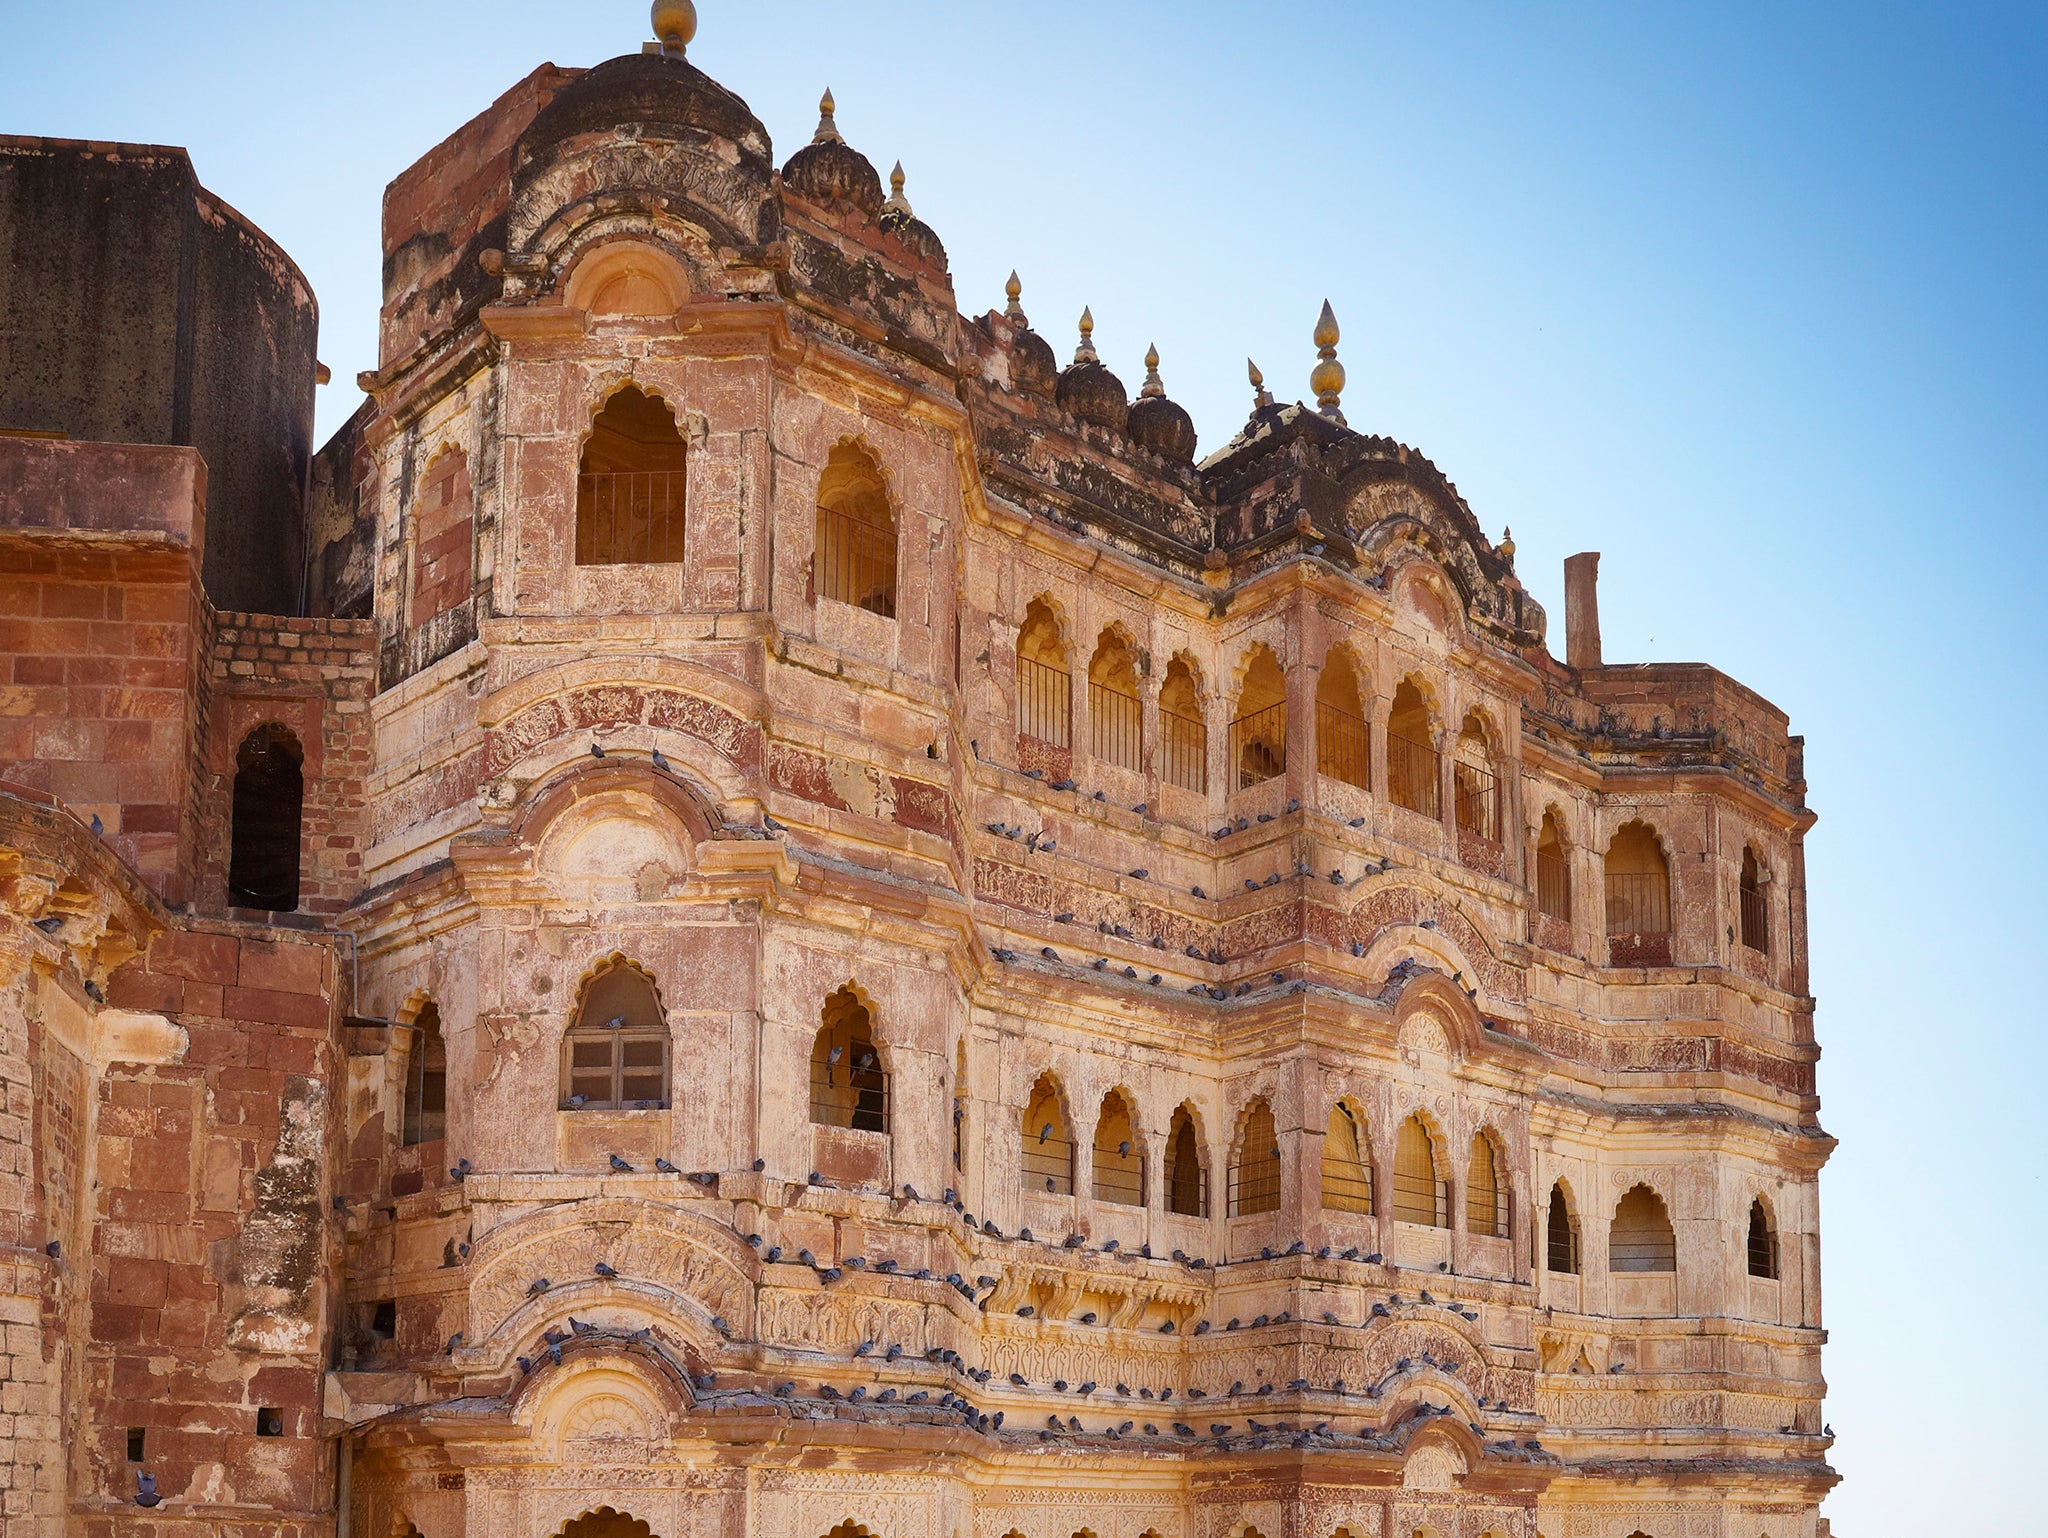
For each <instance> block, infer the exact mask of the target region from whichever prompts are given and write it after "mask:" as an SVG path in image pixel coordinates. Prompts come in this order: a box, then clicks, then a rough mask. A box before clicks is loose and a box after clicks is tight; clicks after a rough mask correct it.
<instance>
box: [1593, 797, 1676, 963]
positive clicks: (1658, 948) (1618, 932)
mask: <svg viewBox="0 0 2048 1538" xmlns="http://www.w3.org/2000/svg"><path fill="white" fill-rule="evenodd" d="M1607 946H1608V955H1609V959H1610V960H1611V961H1612V962H1613V964H1614V965H1615V966H1618V967H1621V966H1669V965H1670V964H1671V866H1670V863H1669V862H1668V861H1667V860H1666V859H1665V857H1664V848H1663V846H1662V845H1661V844H1659V843H1658V842H1657V835H1656V834H1655V833H1653V832H1651V831H1650V829H1649V827H1648V826H1647V825H1646V824H1643V823H1640V822H1632V823H1629V824H1628V825H1627V826H1625V827H1624V828H1622V830H1621V831H1620V832H1618V833H1616V834H1615V835H1614V842H1613V843H1612V844H1610V845H1609V846H1608V849H1607Z"/></svg>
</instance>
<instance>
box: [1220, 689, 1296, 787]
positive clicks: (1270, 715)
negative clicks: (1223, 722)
mask: <svg viewBox="0 0 2048 1538" xmlns="http://www.w3.org/2000/svg"><path fill="white" fill-rule="evenodd" d="M1230 761H1231V763H1232V764H1234V765H1235V766H1236V773H1237V788H1238V789H1239V790H1246V789H1249V788H1250V787H1251V786H1253V785H1258V784H1260V783H1262V782H1264V781H1266V780H1271V779H1276V778H1278V777H1279V776H1280V775H1283V774H1285V773H1286V772H1287V703H1286V701H1284V700H1283V701H1281V702H1280V703H1279V704H1277V705H1268V706H1267V707H1266V708H1265V709H1264V710H1255V711H1253V712H1252V713H1251V714H1250V715H1248V716H1239V717H1238V718H1237V719H1236V720H1235V721H1232V722H1231V723H1230Z"/></svg>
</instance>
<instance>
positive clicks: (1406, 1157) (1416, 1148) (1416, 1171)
mask: <svg viewBox="0 0 2048 1538" xmlns="http://www.w3.org/2000/svg"><path fill="white" fill-rule="evenodd" d="M1394 1221H1395V1222H1397V1223H1419V1224H1421V1225H1422V1226H1423V1227H1425V1228H1449V1227H1450V1226H1451V1183H1450V1182H1449V1181H1448V1180H1440V1179H1438V1178H1437V1172H1436V1142H1435V1140H1434V1139H1433V1138H1431V1137H1430V1135H1429V1128H1428V1127H1426V1126H1424V1125H1423V1123H1422V1118H1421V1117H1420V1116H1411V1117H1409V1118H1408V1119H1407V1120H1406V1121H1404V1122H1402V1123H1401V1127H1400V1130H1399V1131H1398V1132H1397V1133H1396V1134H1395V1136H1394Z"/></svg>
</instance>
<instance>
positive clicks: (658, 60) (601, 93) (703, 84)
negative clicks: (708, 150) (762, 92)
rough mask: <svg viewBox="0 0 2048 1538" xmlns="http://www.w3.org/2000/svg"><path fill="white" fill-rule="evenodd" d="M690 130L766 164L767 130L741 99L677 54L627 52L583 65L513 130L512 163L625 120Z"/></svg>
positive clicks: (761, 167) (763, 173) (764, 170)
mask: <svg viewBox="0 0 2048 1538" xmlns="http://www.w3.org/2000/svg"><path fill="white" fill-rule="evenodd" d="M629 123H630V124H635V125H639V126H641V127H643V128H651V129H654V130H657V131H659V130H661V129H664V128H674V129H685V130H695V131H696V132H698V133H704V134H711V135H714V136H716V137H718V138H721V139H725V140H728V141H730V142H731V143H732V144H734V145H736V146H737V147H738V148H739V151H740V154H741V157H742V160H743V161H753V162H757V166H749V167H748V169H749V170H757V174H758V175H760V177H761V178H762V179H764V180H765V179H766V177H767V174H768V171H769V170H770V168H771V167H770V161H769V150H770V146H769V140H768V130H767V129H765V128H763V127H762V126H761V121H760V119H759V118H757V117H755V116H754V114H753V111H752V109H750V108H749V107H748V106H747V104H746V103H745V102H743V101H741V100H740V99H739V97H737V96H735V95H733V93H732V92H730V91H728V90H727V89H726V88H725V87H724V86H722V85H720V84H719V83H718V82H717V81H716V80H713V79H712V78H711V77H710V76H709V75H707V74H705V73H704V71H702V70H701V69H699V68H697V66H696V65H694V64H691V63H689V62H687V61H686V60H683V59H676V58H664V57H663V56H661V55H660V54H652V53H629V54H622V55H621V56H620V57H618V58H616V59H607V60H605V62H604V63H602V64H599V65H597V66H596V67H595V68H593V69H590V70H588V71H586V72H585V73H584V74H583V75H581V76H580V77H579V78H577V79H576V80H574V81H571V82H570V83H569V84H568V85H566V86H564V87H563V88H562V89H561V90H560V91H558V92H556V93H555V99H554V100H553V101H551V102H549V103H548V104H547V106H545V107H543V108H542V109H541V111H540V113H539V115H538V116H536V117H535V118H534V120H533V121H532V122H531V123H530V124H528V125H527V129H526V132H525V133H523V134H521V135H520V136H519V150H518V154H517V158H516V164H517V165H519V166H524V165H526V164H528V163H529V162H531V161H533V160H535V159H538V158H544V157H545V156H546V153H547V151H548V150H549V149H550V148H551V147H553V146H554V145H557V144H559V143H561V142H562V141H563V140H565V139H573V138H576V137H578V136H580V135H583V134H592V133H604V132H607V131H609V130H611V129H615V128H619V127H622V126H624V125H626V124H629Z"/></svg>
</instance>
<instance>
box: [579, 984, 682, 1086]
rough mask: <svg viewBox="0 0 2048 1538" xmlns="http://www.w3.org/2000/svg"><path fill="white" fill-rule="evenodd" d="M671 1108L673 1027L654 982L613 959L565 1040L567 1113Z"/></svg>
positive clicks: (589, 990) (586, 989)
mask: <svg viewBox="0 0 2048 1538" xmlns="http://www.w3.org/2000/svg"><path fill="white" fill-rule="evenodd" d="M667 1104H668V1024H667V1022H666V1020H665V1019H664V1018H663V1016H662V1010H661V1000H660V999H659V998H657V997H656V996H655V992H654V981H653V979H652V978H650V977H649V976H648V975H647V974H646V973H645V972H643V971H641V970H640V969H639V968H638V967H636V966H634V965H633V964H632V963H631V962H630V961H627V960H625V959H624V958H623V957H616V956H615V957H613V958H612V959H611V960H610V961H608V962H606V963H605V964H604V965H603V966H602V967H600V968H599V969H598V970H597V972H596V973H595V974H593V975H592V977H591V979H590V981H589V982H587V983H585V984H584V985H583V999H582V1002H581V1003H580V1004H579V1005H578V1006H577V1010H576V1023H575V1024H574V1025H572V1026H570V1027H569V1029H568V1031H567V1032H566V1033H565V1034H564V1035H563V1037H562V1100H561V1109H562V1110H565V1111H651V1110H656V1109H659V1108H660V1107H662V1106H665V1105H667Z"/></svg>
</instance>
